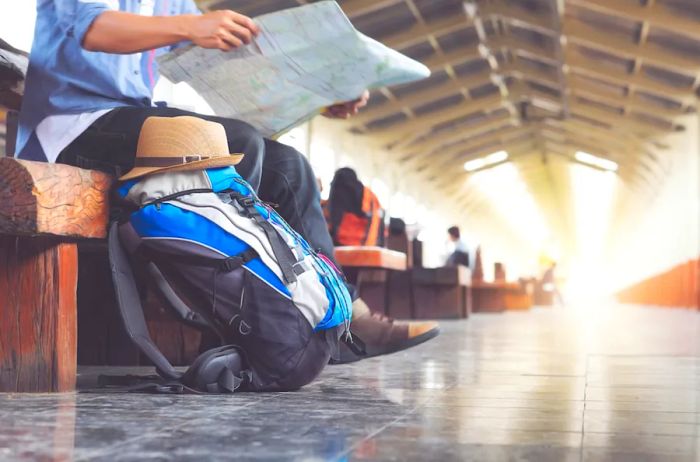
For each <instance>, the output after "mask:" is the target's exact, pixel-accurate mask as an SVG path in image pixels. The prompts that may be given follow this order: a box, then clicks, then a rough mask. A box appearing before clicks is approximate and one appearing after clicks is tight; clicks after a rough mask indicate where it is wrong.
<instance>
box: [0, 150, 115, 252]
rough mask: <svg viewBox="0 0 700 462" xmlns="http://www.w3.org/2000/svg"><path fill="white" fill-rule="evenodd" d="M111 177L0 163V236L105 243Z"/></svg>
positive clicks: (26, 163) (41, 164) (9, 161)
mask: <svg viewBox="0 0 700 462" xmlns="http://www.w3.org/2000/svg"><path fill="white" fill-rule="evenodd" d="M112 181H113V179H112V177H111V176H109V175H107V174H105V173H101V172H96V171H92V170H83V169H79V168H75V167H70V166H68V165H60V164H47V163H44V162H31V161H23V160H17V159H12V158H0V234H6V235H30V236H32V235H53V236H66V237H82V238H104V237H106V235H107V223H108V220H109V200H108V199H109V190H110V187H111V186H112Z"/></svg>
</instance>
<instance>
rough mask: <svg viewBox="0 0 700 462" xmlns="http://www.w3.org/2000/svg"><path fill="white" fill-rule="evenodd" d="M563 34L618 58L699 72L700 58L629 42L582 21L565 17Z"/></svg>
mask: <svg viewBox="0 0 700 462" xmlns="http://www.w3.org/2000/svg"><path fill="white" fill-rule="evenodd" d="M562 26H563V33H564V35H566V37H567V38H568V39H570V40H572V41H575V42H577V43H582V44H584V45H587V46H591V47H593V48H597V49H602V50H606V51H608V52H610V53H612V54H615V55H618V56H620V55H621V56H624V57H627V58H629V59H634V58H636V57H637V56H639V57H640V58H642V59H644V61H648V62H654V63H657V64H659V65H661V66H663V67H671V68H675V69H678V70H680V71H681V72H685V73H687V72H688V71H691V72H693V73H696V72H700V58H698V57H691V56H688V55H684V54H681V53H676V52H674V51H673V50H670V49H668V48H666V47H662V46H660V45H657V44H654V43H646V44H644V45H643V46H640V45H639V44H637V43H633V42H630V41H629V38H628V37H627V36H625V35H622V34H617V33H614V32H608V31H605V30H602V29H598V28H595V27H592V26H590V25H588V24H586V23H584V22H583V21H579V20H577V19H575V18H572V17H567V18H565V19H564V21H563V25H562Z"/></svg>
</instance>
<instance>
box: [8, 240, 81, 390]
mask: <svg viewBox="0 0 700 462" xmlns="http://www.w3.org/2000/svg"><path fill="white" fill-rule="evenodd" d="M77 267H78V255H77V250H76V246H75V244H66V243H63V242H61V240H60V238H56V237H35V238H32V237H24V236H0V392H17V391H23V392H27V391H31V392H46V391H70V390H72V389H73V387H74V386H75V372H76V348H77V320H76V313H77V311H76V287H77Z"/></svg>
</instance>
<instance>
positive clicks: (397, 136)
mask: <svg viewBox="0 0 700 462" xmlns="http://www.w3.org/2000/svg"><path fill="white" fill-rule="evenodd" d="M502 104H503V99H502V98H501V95H500V94H495V95H489V96H486V97H483V98H479V99H474V100H471V101H465V102H464V103H462V104H459V105H457V106H453V107H451V108H448V109H445V110H443V111H436V112H430V113H427V114H423V115H420V116H417V117H415V118H414V119H410V120H407V121H404V122H399V123H397V124H393V125H390V126H388V127H382V128H379V129H375V130H369V131H368V132H367V133H369V134H371V135H375V136H381V137H384V138H386V139H388V140H392V141H393V142H391V143H389V144H390V145H395V144H398V143H401V144H403V145H406V144H407V143H409V142H410V141H412V140H415V139H416V138H418V137H419V136H420V135H422V134H425V133H426V132H429V131H430V130H431V129H432V128H433V127H435V126H436V125H440V124H442V123H446V122H450V121H453V120H456V119H459V118H462V117H466V116H468V115H471V114H474V113H477V112H481V111H486V110H492V109H494V108H497V107H499V106H501V105H502Z"/></svg>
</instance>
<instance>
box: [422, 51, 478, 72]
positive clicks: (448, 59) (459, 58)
mask: <svg viewBox="0 0 700 462" xmlns="http://www.w3.org/2000/svg"><path fill="white" fill-rule="evenodd" d="M481 58H482V56H481V52H480V51H479V48H478V47H468V48H466V47H465V48H459V49H457V50H454V51H450V52H447V53H443V54H438V53H435V54H433V55H431V56H429V57H428V58H426V59H424V60H423V64H425V65H426V66H427V67H428V69H430V70H431V72H435V71H437V70H441V69H443V68H444V67H445V66H454V65H457V64H460V63H463V62H465V61H472V60H475V59H481Z"/></svg>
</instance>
